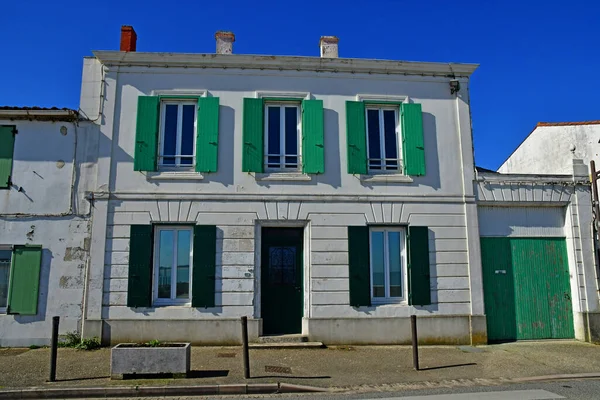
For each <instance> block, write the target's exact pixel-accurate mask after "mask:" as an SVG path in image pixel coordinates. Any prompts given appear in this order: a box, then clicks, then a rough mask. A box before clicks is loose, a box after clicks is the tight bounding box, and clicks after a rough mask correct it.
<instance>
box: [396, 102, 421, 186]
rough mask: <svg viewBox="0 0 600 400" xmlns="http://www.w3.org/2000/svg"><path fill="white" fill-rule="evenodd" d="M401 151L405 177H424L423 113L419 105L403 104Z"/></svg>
mask: <svg viewBox="0 0 600 400" xmlns="http://www.w3.org/2000/svg"><path fill="white" fill-rule="evenodd" d="M401 113H402V143H403V144H402V149H403V152H404V172H405V174H406V175H413V176H420V175H425V142H424V140H423V113H422V112H421V105H420V104H415V103H403V104H402V106H401Z"/></svg>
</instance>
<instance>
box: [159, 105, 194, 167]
mask: <svg viewBox="0 0 600 400" xmlns="http://www.w3.org/2000/svg"><path fill="white" fill-rule="evenodd" d="M167 105H177V106H178V107H177V139H176V144H175V148H176V151H175V153H176V154H175V155H167V156H165V155H164V148H163V145H164V142H165V120H166V113H167ZM184 105H194V106H195V107H194V132H193V137H194V143H193V147H192V163H191V164H181V157H182V155H181V136H182V125H183V106H184ZM159 129H160V132H159V134H158V166H159V168H160V169H163V170H167V169H177V170H181V169H190V170H191V169H194V167H195V165H196V156H197V155H196V132H197V131H198V102H197V101H194V100H183V99H182V100H177V99H169V100H161V102H160V128H159ZM165 157H174V158H175V164H164V163H163V159H164V158H165Z"/></svg>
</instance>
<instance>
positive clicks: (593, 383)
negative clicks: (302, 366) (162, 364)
mask: <svg viewBox="0 0 600 400" xmlns="http://www.w3.org/2000/svg"><path fill="white" fill-rule="evenodd" d="M257 398H269V399H282V400H370V399H375V400H478V399H481V400H550V399H569V400H600V380H596V379H582V380H574V381H556V382H538V383H524V384H512V385H505V386H483V387H455V388H434V389H422V390H411V391H403V392H376V393H344V394H304V395H255V396H209V397H165V399H169V400H199V399H214V400H217V399H218V400H234V399H236V400H241V399H257ZM121 399H122V398H121ZM135 399H136V400H140V399H144V398H141V397H136V398H135ZM146 399H148V400H150V399H157V398H156V397H153V398H146ZM105 400H110V399H105ZM114 400H116V399H114Z"/></svg>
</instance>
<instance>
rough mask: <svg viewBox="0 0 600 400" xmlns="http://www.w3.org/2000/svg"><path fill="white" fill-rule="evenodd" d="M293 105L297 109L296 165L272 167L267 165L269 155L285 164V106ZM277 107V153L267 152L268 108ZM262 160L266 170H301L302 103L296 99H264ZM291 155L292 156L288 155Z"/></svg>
mask: <svg viewBox="0 0 600 400" xmlns="http://www.w3.org/2000/svg"><path fill="white" fill-rule="evenodd" d="M290 106H294V107H296V110H297V114H296V115H297V116H296V118H297V125H296V132H297V143H298V151H297V153H298V155H297V157H298V166H297V167H295V168H285V167H279V168H273V167H269V157H275V156H279V162H280V164H283V165H285V157H286V154H285V111H284V109H285V107H290ZM274 107H279V154H269V108H274ZM264 121H265V123H264V135H263V137H264V139H263V141H264V146H263V147H264V160H263V166H264V168H265V171H267V172H284V171H289V172H299V171H301V170H302V103H301V102H299V101H298V100H292V99H290V101H265V105H264ZM289 157H293V156H289ZM282 161H283V162H282Z"/></svg>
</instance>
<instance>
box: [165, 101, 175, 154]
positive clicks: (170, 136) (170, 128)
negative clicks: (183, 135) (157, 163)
mask: <svg viewBox="0 0 600 400" xmlns="http://www.w3.org/2000/svg"><path fill="white" fill-rule="evenodd" d="M164 125H165V132H164V137H163V155H167V156H174V155H175V152H176V151H177V104H167V105H166V107H165V124H164ZM163 164H175V158H173V157H165V158H163Z"/></svg>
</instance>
